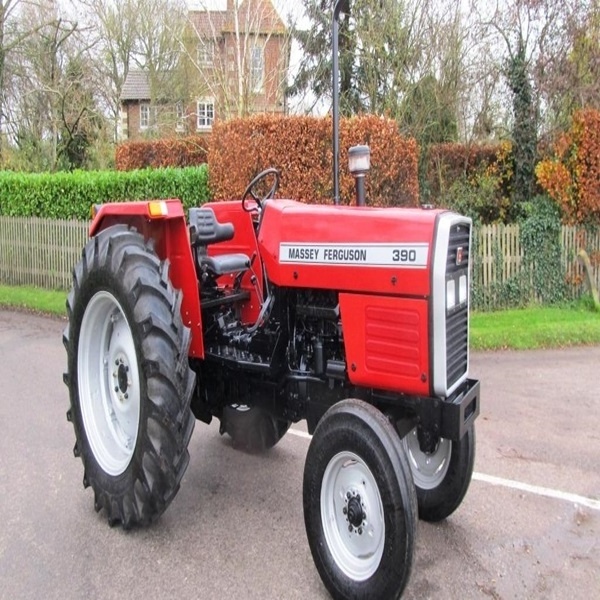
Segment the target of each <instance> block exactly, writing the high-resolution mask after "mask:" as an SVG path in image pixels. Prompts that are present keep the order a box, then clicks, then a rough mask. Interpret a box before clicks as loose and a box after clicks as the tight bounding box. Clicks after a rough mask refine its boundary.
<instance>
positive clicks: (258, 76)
mask: <svg viewBox="0 0 600 600" xmlns="http://www.w3.org/2000/svg"><path fill="white" fill-rule="evenodd" d="M251 58H252V62H251V64H250V68H251V71H250V77H251V79H250V81H251V84H252V91H253V92H261V91H262V89H263V83H264V76H265V54H264V48H263V47H262V46H253V47H252V57H251Z"/></svg>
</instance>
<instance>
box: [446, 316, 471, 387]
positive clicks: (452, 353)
mask: <svg viewBox="0 0 600 600" xmlns="http://www.w3.org/2000/svg"><path fill="white" fill-rule="evenodd" d="M468 327H469V309H468V308H467V307H464V308H462V309H460V310H458V311H456V312H455V313H453V314H452V315H448V317H447V318H446V385H447V387H448V388H450V387H452V386H453V385H454V384H455V383H456V382H457V381H458V380H459V379H460V378H461V377H462V376H463V375H465V374H466V372H467V365H468V361H469V354H468V344H469V339H468V338H469V336H468V333H467V332H468Z"/></svg>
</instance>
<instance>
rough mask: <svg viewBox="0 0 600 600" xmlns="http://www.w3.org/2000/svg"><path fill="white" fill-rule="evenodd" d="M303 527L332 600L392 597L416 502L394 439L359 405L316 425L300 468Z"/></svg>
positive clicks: (401, 581) (404, 576) (407, 564)
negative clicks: (302, 476)
mask: <svg viewBox="0 0 600 600" xmlns="http://www.w3.org/2000/svg"><path fill="white" fill-rule="evenodd" d="M303 495H304V521H305V525H306V533H307V536H308V542H309V545H310V549H311V552H312V556H313V559H314V561H315V565H316V567H317V570H318V571H319V574H320V576H321V579H322V580H323V583H324V584H325V587H326V588H327V589H328V590H329V593H330V594H331V595H332V596H333V598H344V599H350V598H389V599H393V598H399V597H400V596H401V595H402V591H403V590H404V588H405V586H406V583H407V582H408V579H409V576H410V571H411V567H412V562H413V551H414V540H415V535H416V525H417V520H418V519H417V500H416V496H415V490H414V486H413V483H412V478H411V474H410V468H409V466H408V462H407V460H406V456H405V455H404V450H403V447H402V444H401V442H400V438H399V436H398V434H397V432H396V431H395V429H394V427H393V426H392V424H391V423H390V421H389V420H388V419H387V418H386V417H385V416H384V415H383V414H382V413H381V412H380V411H378V410H377V409H376V408H374V407H373V406H371V405H369V404H367V403H365V402H362V401H360V400H344V401H341V402H339V403H337V404H335V405H334V406H333V407H332V408H330V409H329V410H328V411H327V412H326V413H325V415H324V416H323V417H322V419H321V420H320V422H319V424H318V426H317V428H316V430H315V433H314V436H313V439H312V441H311V444H310V447H309V449H308V454H307V457H306V464H305V468H304V483H303Z"/></svg>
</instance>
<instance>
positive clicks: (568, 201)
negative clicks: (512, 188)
mask: <svg viewBox="0 0 600 600" xmlns="http://www.w3.org/2000/svg"><path fill="white" fill-rule="evenodd" d="M535 173H536V175H537V179H538V182H539V184H540V186H541V187H542V188H543V189H544V191H545V192H546V193H547V194H548V195H549V196H550V197H551V198H552V199H553V200H554V201H555V202H556V203H557V204H558V205H559V206H560V208H561V211H562V214H563V217H564V219H565V220H566V221H567V222H568V223H596V224H597V223H598V222H600V111H597V110H592V109H586V110H580V111H577V112H575V114H574V115H573V123H572V125H571V129H570V130H569V131H568V132H566V133H564V134H562V135H560V136H559V137H558V139H557V140H556V142H555V143H554V146H553V156H552V157H551V158H548V159H546V160H543V161H541V162H539V163H538V165H537V167H536V169H535Z"/></svg>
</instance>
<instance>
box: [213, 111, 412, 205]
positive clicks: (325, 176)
mask: <svg viewBox="0 0 600 600" xmlns="http://www.w3.org/2000/svg"><path fill="white" fill-rule="evenodd" d="M331 130H332V121H331V119H330V118H315V117H294V116H292V117H282V116H276V115H256V116H253V117H249V118H244V119H234V120H231V121H226V122H217V123H215V124H214V126H213V135H212V138H211V141H210V144H209V151H208V164H209V177H210V187H211V190H212V191H213V194H214V197H215V199H217V200H218V199H231V198H239V197H240V196H241V194H242V193H243V191H244V189H245V188H246V186H247V184H248V182H249V181H250V180H251V179H252V177H254V176H255V175H256V174H257V173H258V172H259V171H261V170H263V169H266V168H267V167H275V168H277V169H279V171H280V173H281V185H280V188H279V192H278V194H277V195H278V197H279V198H293V199H295V200H302V201H305V202H329V203H331V202H332V201H333V200H332V198H333V182H332V162H333V158H332V143H331V133H332V131H331ZM358 144H368V145H369V146H370V147H371V172H370V173H369V174H368V176H367V178H366V184H367V186H366V187H367V198H368V204H369V205H371V206H415V205H417V204H418V198H419V183H418V174H417V162H418V147H417V143H416V142H415V140H413V139H406V138H403V137H402V136H401V135H400V134H399V132H398V127H397V124H396V122H395V121H392V120H390V119H384V118H381V117H377V116H373V115H365V116H360V117H354V118H351V119H342V120H341V123H340V201H341V203H342V204H353V203H354V197H355V192H354V179H353V177H352V176H351V175H350V173H349V172H348V148H350V147H351V146H355V145H358Z"/></svg>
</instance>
